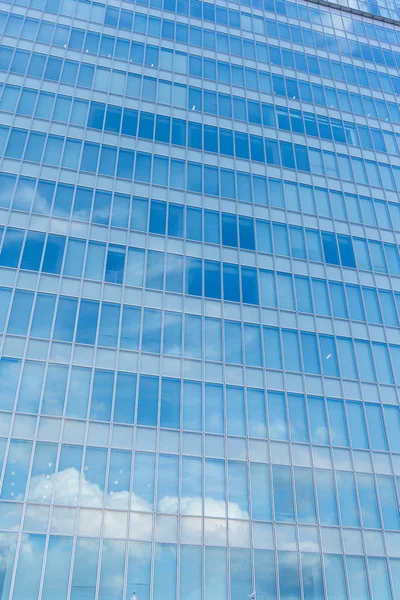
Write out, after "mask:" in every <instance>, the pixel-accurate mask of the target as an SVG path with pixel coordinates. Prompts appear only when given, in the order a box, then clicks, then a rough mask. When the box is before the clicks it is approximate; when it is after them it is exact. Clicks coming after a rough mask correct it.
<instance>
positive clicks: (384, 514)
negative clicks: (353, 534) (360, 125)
mask: <svg viewBox="0 0 400 600" xmlns="http://www.w3.org/2000/svg"><path fill="white" fill-rule="evenodd" d="M32 449H33V448H32V442H28V441H23V440H14V439H12V440H11V442H10V445H9V449H8V456H7V460H6V461H5V471H4V478H3V481H2V489H1V494H0V498H1V499H2V500H16V499H17V500H23V499H24V496H25V495H26V496H27V499H28V501H31V502H40V503H41V504H50V502H51V501H52V499H53V495H54V500H53V501H54V502H55V503H56V504H64V505H67V506H80V507H95V508H101V507H103V506H105V507H107V508H114V509H120V510H127V509H132V510H136V511H145V512H151V511H152V510H154V509H155V508H156V509H157V510H158V512H161V513H164V514H165V513H167V514H176V513H180V512H182V513H183V514H186V515H192V516H201V515H202V514H203V512H204V514H205V516H206V517H219V518H224V517H226V513H228V517H231V518H236V519H243V520H245V519H246V520H248V519H249V518H250V517H251V518H253V519H257V520H260V521H261V520H264V521H271V520H272V519H274V520H275V521H278V522H297V523H299V524H310V525H311V524H317V523H318V522H319V523H320V524H321V525H330V526H332V525H339V524H341V525H342V526H344V527H361V524H362V525H363V526H364V527H367V528H371V529H380V528H381V527H382V526H383V527H384V529H386V530H398V529H399V528H400V517H399V514H398V512H399V511H398V501H397V494H396V480H395V479H394V478H393V477H390V476H386V475H378V476H375V477H374V476H373V475H369V474H366V473H365V474H364V473H357V474H353V473H351V472H348V471H335V472H332V471H328V470H320V469H316V470H312V469H308V468H305V467H293V468H290V467H287V466H276V465H273V466H272V468H271V467H270V466H269V465H263V464H258V463H250V464H246V463H245V462H237V461H223V460H218V459H207V458H206V459H205V460H202V459H201V458H195V457H186V456H183V457H182V458H181V460H180V459H179V457H178V456H173V455H166V454H159V455H157V459H158V460H157V461H156V455H155V454H154V453H142V452H136V453H135V456H134V461H133V460H132V452H131V451H124V450H116V449H111V450H110V451H109V452H108V450H107V449H106V448H104V449H103V448H96V447H86V448H85V453H83V451H84V448H83V447H82V446H77V445H74V446H72V445H70V446H69V445H60V446H59V445H58V444H51V443H48V442H37V443H36V444H35V447H34V452H33V460H32V468H31V473H30V477H29V466H30V461H31V455H32ZM58 454H59V458H58ZM108 454H109V456H108ZM83 456H84V461H82V458H83ZM16 457H18V462H17V461H16ZM57 459H58V460H57ZM107 459H109V461H107ZM57 462H58V468H56V467H57ZM82 462H83V469H82ZM107 462H108V469H107ZM132 463H134V464H132ZM180 463H181V465H180ZM15 465H16V466H15ZM156 465H157V466H158V468H157V467H156ZM132 467H133V477H132V474H131V473H132ZM81 471H82V474H81ZM107 471H108V472H107ZM156 471H157V479H156V478H155V475H156ZM180 471H181V472H180ZM180 475H181V482H180ZM271 475H272V477H271ZM107 476H108V477H107ZM68 478H69V481H68ZM203 478H204V485H203ZM107 481H108V485H107ZM270 481H271V483H270ZM375 482H376V483H375ZM180 483H181V492H180V493H179V487H180V485H179V484H180ZM249 483H250V484H251V493H250V494H249V491H250V490H249ZM335 483H336V486H335ZM293 484H294V485H293ZM335 487H336V489H335ZM203 488H204V489H203ZM155 492H157V493H156V499H154V496H155ZM336 494H337V495H336ZM249 496H250V497H249ZM271 497H272V498H271ZM272 499H273V502H271V500H272ZM317 510H318V512H317ZM121 516H122V515H121ZM115 518H118V513H117V514H115ZM245 545H247V544H245ZM363 600H364V599H363Z"/></svg>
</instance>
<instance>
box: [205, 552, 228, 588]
mask: <svg viewBox="0 0 400 600" xmlns="http://www.w3.org/2000/svg"><path fill="white" fill-rule="evenodd" d="M204 571H205V596H206V598H208V599H209V600H227V598H228V583H227V559H226V548H212V547H210V546H208V547H207V546H206V548H205V563H204Z"/></svg>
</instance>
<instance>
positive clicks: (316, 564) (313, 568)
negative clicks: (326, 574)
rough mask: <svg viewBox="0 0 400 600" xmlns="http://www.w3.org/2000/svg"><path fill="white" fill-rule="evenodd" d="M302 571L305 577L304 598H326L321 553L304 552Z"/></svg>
mask: <svg viewBox="0 0 400 600" xmlns="http://www.w3.org/2000/svg"><path fill="white" fill-rule="evenodd" d="M301 573H302V577H303V591H304V600H324V585H323V579H322V568H321V557H320V555H319V554H313V553H308V552H307V553H306V552H302V554H301Z"/></svg>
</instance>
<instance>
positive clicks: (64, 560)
mask: <svg viewBox="0 0 400 600" xmlns="http://www.w3.org/2000/svg"><path fill="white" fill-rule="evenodd" d="M91 518H92V517H91V515H90V514H88V515H87V519H91ZM192 525H193V526H194V527H196V524H195V523H193V524H192ZM209 526H210V531H213V530H215V529H216V528H217V527H218V523H217V522H215V523H213V522H210V524H209ZM282 533H283V532H282ZM260 534H261V536H262V533H261V532H260ZM187 535H188V537H189V539H190V537H191V534H190V530H189V531H188V532H187ZM211 537H212V536H211ZM100 541H101V540H99V539H97V538H78V539H77V540H76V545H75V546H74V545H73V538H72V537H63V536H49V540H48V544H47V543H46V536H45V535H41V534H24V535H23V536H22V540H21V544H20V546H19V553H18V558H16V556H17V554H16V549H17V534H15V533H10V534H4V535H3V536H2V542H1V546H0V552H1V555H2V556H5V557H6V558H7V560H5V565H6V568H5V575H4V582H5V583H4V588H3V591H4V593H5V596H7V595H8V594H10V593H11V592H10V586H11V581H12V576H11V575H12V570H13V568H14V562H15V565H16V573H15V581H14V588H13V589H14V592H13V594H12V596H8V597H10V598H12V599H13V600H20V599H22V598H25V597H26V590H27V589H29V593H32V594H34V597H35V598H38V600H54V598H55V597H63V598H64V597H65V598H66V597H67V594H69V593H70V594H71V596H68V597H71V598H78V597H79V595H81V592H82V589H83V590H84V593H85V594H86V597H88V598H90V599H94V598H95V597H97V596H96V593H98V594H99V596H98V597H99V598H103V597H104V598H105V597H111V596H110V594H112V598H113V600H122V598H123V597H128V598H129V597H130V596H131V595H132V594H133V593H134V592H135V593H139V591H140V599H141V600H149V599H150V597H151V598H154V600H175V599H176V598H177V597H178V596H177V595H178V594H180V597H181V598H185V597H189V596H190V598H192V599H193V600H201V599H202V598H203V597H204V598H207V599H208V600H227V599H228V598H230V600H241V599H242V598H243V594H247V593H248V590H252V589H253V588H255V590H256V593H257V595H258V596H261V597H264V595H265V598H276V597H277V595H276V594H277V593H278V591H279V593H280V598H290V599H293V600H300V597H303V596H301V594H302V593H304V594H305V595H304V597H305V598H307V599H310V600H311V599H316V598H318V600H336V599H337V598H341V599H343V600H348V599H350V598H351V599H352V600H353V599H355V598H362V600H371V598H373V600H398V599H399V598H400V578H399V572H400V560H398V559H395V558H393V559H391V560H390V561H387V560H386V559H385V558H379V557H368V558H367V559H365V558H364V557H359V556H346V557H343V556H341V555H339V554H324V555H320V554H316V553H312V552H302V553H301V554H297V553H296V552H288V551H279V552H277V553H276V554H275V553H274V552H273V551H272V550H254V557H253V555H252V552H251V551H250V550H248V549H242V548H231V549H230V551H229V555H228V552H227V549H226V548H220V547H213V546H207V547H206V548H205V549H204V550H203V549H202V548H201V546H195V545H184V544H183V545H181V546H178V545H176V544H166V543H156V544H155V545H154V549H153V545H152V544H151V543H150V542H132V541H130V542H128V543H126V542H125V541H122V540H111V539H105V540H104V541H103V542H102V544H101V545H100ZM310 544H312V542H310ZM203 553H204V558H203ZM178 561H179V577H178ZM42 570H43V575H42ZM98 572H99V576H98ZM228 573H229V575H228ZM55 574H57V576H55ZM42 577H43V583H42V587H40V583H41V578H42ZM390 577H392V578H393V583H392V585H394V587H393V589H394V593H395V594H396V596H393V593H392V591H391V583H390V581H391V579H390ZM70 578H71V584H70V586H71V587H70V592H69V591H68V589H69V579H70ZM253 582H255V583H253ZM96 590H97V591H96ZM228 590H229V592H228ZM125 594H126V596H125ZM150 594H151V596H150ZM203 594H204V596H203ZM348 594H350V595H348Z"/></svg>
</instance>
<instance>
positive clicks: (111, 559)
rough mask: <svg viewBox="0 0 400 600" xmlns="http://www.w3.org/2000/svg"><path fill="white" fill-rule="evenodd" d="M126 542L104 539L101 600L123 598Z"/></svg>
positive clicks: (119, 599)
mask: <svg viewBox="0 0 400 600" xmlns="http://www.w3.org/2000/svg"><path fill="white" fill-rule="evenodd" d="M124 566H125V542H124V541H117V540H104V542H103V551H102V559H101V567H100V584H99V594H98V597H99V600H100V599H101V600H122V597H123V596H122V591H123V585H124Z"/></svg>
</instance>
